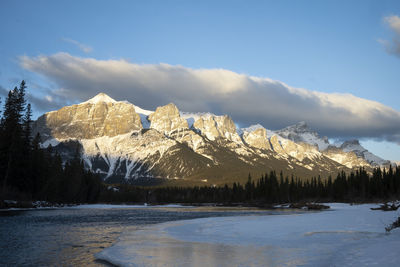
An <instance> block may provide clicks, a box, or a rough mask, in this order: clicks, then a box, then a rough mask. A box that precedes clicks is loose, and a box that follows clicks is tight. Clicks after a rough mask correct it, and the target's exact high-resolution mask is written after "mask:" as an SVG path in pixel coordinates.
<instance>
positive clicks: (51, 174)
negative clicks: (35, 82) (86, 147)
mask: <svg viewBox="0 0 400 267" xmlns="http://www.w3.org/2000/svg"><path fill="white" fill-rule="evenodd" d="M25 94H26V85H25V82H24V81H22V82H21V84H20V85H19V87H15V88H14V89H13V90H10V91H9V92H8V95H7V97H6V99H5V100H4V104H3V110H2V114H1V121H0V186H1V193H0V199H20V200H45V201H49V202H58V203H82V202H96V201H97V200H98V197H99V194H100V190H101V186H102V183H101V181H100V178H99V177H98V176H97V175H95V174H93V173H91V172H89V171H87V170H85V168H84V166H83V163H82V161H81V159H80V155H79V151H77V153H76V155H75V156H74V158H73V159H71V160H69V161H67V162H63V161H62V159H61V157H60V155H58V154H57V153H55V152H53V151H52V149H51V147H49V148H48V149H42V148H40V136H39V135H36V136H32V132H31V123H32V121H31V116H32V110H31V105H30V104H29V103H27V101H26V96H25Z"/></svg>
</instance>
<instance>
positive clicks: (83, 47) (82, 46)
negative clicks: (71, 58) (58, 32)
mask: <svg viewBox="0 0 400 267" xmlns="http://www.w3.org/2000/svg"><path fill="white" fill-rule="evenodd" d="M61 40H63V41H64V42H67V43H70V44H73V45H75V46H77V47H78V48H79V49H80V50H81V51H82V52H85V53H90V52H92V51H93V48H92V47H91V46H88V45H85V44H82V43H80V42H78V41H76V40H73V39H70V38H61Z"/></svg>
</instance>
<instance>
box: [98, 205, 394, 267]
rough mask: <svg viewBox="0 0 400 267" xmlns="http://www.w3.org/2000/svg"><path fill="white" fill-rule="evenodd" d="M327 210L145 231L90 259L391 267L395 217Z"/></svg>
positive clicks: (357, 208) (364, 209) (356, 209)
mask: <svg viewBox="0 0 400 267" xmlns="http://www.w3.org/2000/svg"><path fill="white" fill-rule="evenodd" d="M330 205H331V207H332V209H331V210H329V211H323V212H314V213H304V214H291V215H269V216H238V217H218V218H203V219H195V220H187V221H178V222H169V223H163V224H158V225H153V226H147V227H144V228H142V229H139V230H137V231H134V232H128V233H124V234H123V235H122V236H121V237H120V239H119V241H118V242H117V243H116V244H114V245H113V246H111V247H109V248H107V249H105V250H103V251H102V252H100V253H99V254H97V255H96V256H97V257H98V258H99V259H103V260H106V261H109V262H111V263H113V264H116V265H119V266H164V267H166V266H299V265H301V266H398V264H399V262H400V255H399V253H398V248H400V231H398V230H394V231H392V232H391V233H390V234H386V233H385V226H387V225H389V224H390V223H391V222H393V221H394V220H395V219H396V218H397V217H398V216H399V215H400V214H399V212H396V211H393V212H392V211H391V212H383V211H379V210H378V211H373V210H370V207H373V206H374V205H353V206H351V205H348V204H330ZM375 206H376V205H375Z"/></svg>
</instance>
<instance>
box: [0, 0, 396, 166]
mask: <svg viewBox="0 0 400 267" xmlns="http://www.w3.org/2000/svg"><path fill="white" fill-rule="evenodd" d="M393 16H400V2H399V1H8V0H3V1H0V36H1V37H0V38H1V43H0V62H1V63H0V86H1V87H2V88H3V89H11V88H12V87H14V86H15V85H16V84H17V83H18V82H19V81H20V80H21V79H25V80H27V82H28V86H29V90H30V93H31V95H32V97H33V98H34V99H35V100H36V101H35V102H34V104H35V103H36V106H34V108H35V110H36V113H35V114H36V115H38V114H40V113H43V112H45V111H48V110H51V109H54V108H58V107H60V106H62V105H64V104H70V103H76V102H78V101H81V100H85V98H87V97H90V96H91V95H93V93H94V91H93V90H89V89H88V90H87V91H86V89H85V88H86V87H87V81H86V80H85V79H86V78H87V77H86V78H85V77H82V76H79V77H74V76H72V75H74V74H76V72H72V71H71V70H70V69H69V68H68V67H69V66H71V65H72V64H75V65H74V66H78V65H79V64H83V65H85V64H88V63H87V62H86V61H84V60H85V59H93V60H94V61H95V63H96V64H100V65H101V64H102V63H101V62H103V63H104V64H108V65H110V64H111V63H112V62H110V61H111V60H115V61H118V62H121V61H123V60H125V61H127V62H130V63H132V64H138V65H139V66H143V64H149V65H154V66H159V64H160V63H166V64H168V65H171V66H172V67H176V66H182V67H183V68H187V69H189V70H194V71H196V70H199V69H200V70H202V69H207V70H210V69H211V70H215V69H223V70H228V71H231V72H233V73H237V74H240V75H243V74H244V75H246V76H249V77H253V76H255V77H260V78H269V79H272V80H274V81H280V82H283V83H284V84H286V85H288V86H291V87H294V88H305V89H307V90H310V91H317V92H322V93H342V94H351V95H353V96H356V97H358V98H362V99H367V100H373V101H377V102H379V103H381V104H383V105H384V106H385V107H388V108H391V109H393V110H394V111H396V112H399V111H400V101H399V95H400V93H399V84H400V73H399V72H400V53H396V51H394V49H391V48H393V47H394V46H396V44H397V43H396V40H398V39H397V38H398V36H400V33H397V32H396V28H394V26H393V25H395V24H390V23H389V22H388V20H387V19H386V20H385V18H389V17H393ZM392 46H393V47H392ZM399 51H400V50H399ZM60 53H65V54H67V55H69V56H70V57H68V60H70V61H68V62H69V65H68V66H67V65H65V66H61V65H62V64H63V63H62V62H63V61H61V60H64V62H65V58H66V57H61V56H60ZM39 56H42V59H46V60H45V61H39V59H38V57H39ZM28 60H30V61H29V64H28V63H26V62H27V61H28ZM49 61H51V62H50V63H52V64H54V65H50V63H49ZM55 62H56V63H55ZM33 63H37V64H33ZM40 64H41V65H45V64H48V65H49V66H51V67H52V68H53V69H54V68H55V67H57V68H60V69H61V70H63V71H65V72H66V73H68V74H69V75H70V76H71V78H70V79H73V80H74V83H72V82H71V80H68V79H67V78H66V77H64V76H61V75H59V74H57V73H54V72H51V71H49V69H44V67H43V68H42V66H41V65H40ZM77 64H78V65H77ZM49 68H50V67H49ZM129 69H130V68H129ZM162 71H163V72H162V73H164V72H165V71H166V70H162ZM109 72H110V70H109ZM109 72H107V73H109ZM142 72H143V71H142ZM107 73H106V74H107ZM157 73H159V72H157ZM168 75H172V74H170V72H168ZM196 75H197V74H196ZM103 76H104V75H103ZM214 76H215V75H214ZM214 76H212V77H214ZM111 77H114V76H111ZM135 77H136V76H135ZM196 77H197V76H196ZM202 77H203V76H202ZM207 77H209V76H207ZM217 77H219V76H218V75H217ZM224 77H225V76H224ZM122 78H123V77H122ZM155 79H157V76H155ZM174 79H179V76H177V77H176V76H174ZM216 79H219V78H216ZM227 79H228V78H227ZM171 80H173V79H169V80H168V81H171ZM189 80H190V79H189ZM77 81H79V82H80V83H78V82H77ZM135 81H136V80H135ZM135 81H133V82H135ZM118 82H119V81H118V80H114V81H113V83H115V84H117V83H118ZM209 82H210V78H207V80H206V83H209ZM140 84H143V82H140ZM173 85H174V84H171V85H170V84H168V86H173ZM213 85H214V83H213ZM85 86H86V87H85ZM100 86H101V85H100ZM135 86H136V85H132V88H130V91H129V92H131V93H130V94H129V93H127V94H126V95H123V94H122V92H123V91H121V89H119V88H115V89H113V87H112V85H108V87H107V88H101V89H100V88H99V89H98V90H101V91H105V92H106V93H108V94H110V95H111V96H113V97H114V98H117V99H120V98H122V99H128V100H130V101H131V102H133V103H134V104H137V105H139V106H143V107H144V108H148V109H152V108H155V106H157V105H159V104H163V99H162V98H161V97H157V96H153V95H152V92H153V93H154V94H157V92H158V91H156V90H155V89H154V88H153V87H151V86H152V85H147V84H145V86H144V88H145V89H146V88H147V91H146V92H145V91H144V89H143V88H142V89H141V90H140V91H139V90H137V91H135ZM161 86H162V85H161ZM168 86H167V87H168ZM186 86H188V85H186ZM61 88H62V89H63V90H64V91H60V89H61ZM176 88H180V87H179V86H178V85H177V87H176ZM182 88H185V87H182ZM196 88H197V87H196ZM215 88H216V89H215V90H218V87H215ZM182 90H185V89H180V91H179V90H175V91H169V94H168V96H169V98H168V99H165V100H168V102H171V101H172V102H177V104H178V107H181V106H182V107H183V108H186V109H188V108H190V107H192V106H193V105H192V103H189V102H188V101H189V100H188V98H185V97H184V96H182V95H180V94H181V93H182V92H181V91H182ZM196 90H197V91H201V90H203V89H202V87H201V86H200V87H198V88H197V89H196ZM257 90H258V89H257ZM3 91H4V90H3ZM62 92H64V93H63V94H62ZM229 92H230V93H231V91H229ZM274 92H275V91H274ZM207 93H208V95H210V96H211V95H212V94H211V93H210V92H207ZM140 94H142V95H143V97H140V96H139V95H140ZM144 95H146V97H147V98H145V97H144ZM67 96H68V97H67ZM153 97H154V101H153V102H152V101H151V100H149V101H145V100H141V101H140V103H138V102H137V101H135V100H136V99H148V98H150V99H151V98H153ZM221 99H223V98H221ZM233 99H234V98H229V101H233ZM185 101H186V102H185ZM202 101H206V102H207V101H208V102H209V103H208V105H207V106H205V107H207V108H211V109H212V111H213V112H216V113H224V112H226V113H228V111H231V110H232V108H230V107H225V106H224V107H223V108H221V105H219V103H220V102H218V101H214V102H213V99H212V97H210V98H204V99H202ZM221 101H222V100H221ZM293 101H296V99H293ZM363 103H364V102H363ZM365 103H366V104H365V106H366V108H367V107H368V103H367V102H365ZM164 104H167V103H164ZM179 104H180V105H179ZM286 104H287V103H286ZM293 105H296V103H295V102H294V103H293ZM302 106H304V103H303V104H302ZM202 107H203V106H201V105H198V106H196V108H197V110H192V111H208V110H200V109H201V108H202ZM193 108H194V107H193ZM303 108H304V107H303ZM374 108H375V107H374ZM248 109H249V107H247V106H243V107H242V110H240V111H241V112H242V114H247V113H246V112H247V111H248ZM299 110H301V109H299ZM317 110H320V109H319V108H318V109H317ZM352 112H353V113H354V111H352ZM357 112H358V111H357ZM360 112H361V111H360ZM388 112H389V111H388ZM280 113H282V111H280ZM386 113H387V112H386ZM386 113H385V114H386ZM389 113H390V112H389ZM229 114H230V113H229ZM252 114H254V113H251V112H249V113H248V118H249V121H251V118H254V115H252ZM304 114H305V115H304V116H303V117H300V116H299V117H297V116H295V117H293V120H292V119H287V118H290V117H289V115H290V114H288V116H287V117H282V118H281V117H279V116H277V115H276V114H273V113H271V112H269V111H268V114H262V116H264V117H266V119H265V120H263V118H262V117H261V115H260V116H258V117H257V118H258V119H259V120H261V121H262V122H263V125H264V126H265V127H266V128H271V129H277V128H278V127H281V126H283V125H289V124H291V123H293V122H295V121H296V120H297V119H301V120H306V121H307V122H308V121H309V122H310V123H309V124H310V126H312V127H313V128H315V130H317V131H321V132H322V133H323V134H326V135H328V136H329V137H330V138H336V137H338V138H351V137H355V138H360V139H361V140H362V142H363V144H364V145H365V146H366V147H367V148H368V149H370V150H371V151H372V152H374V153H376V154H378V155H380V156H382V157H384V158H387V159H392V160H400V155H399V154H400V153H399V152H400V146H399V145H398V144H399V143H400V140H397V139H396V138H397V137H398V136H400V132H399V128H396V127H389V126H385V127H386V128H384V127H383V126H382V127H383V128H380V129H371V134H368V129H367V128H365V127H366V125H367V124H368V123H367V119H366V122H365V124H363V125H360V127H359V128H360V129H361V128H363V127H364V128H365V129H367V130H365V129H364V128H363V130H362V131H361V130H360V131H359V132H358V131H357V129H354V127H353V128H351V127H347V126H346V127H347V128H346V127H343V130H341V129H339V130H337V129H338V128H340V127H341V125H340V124H339V123H337V122H336V126H335V128H334V129H335V130H332V129H330V128H329V127H328V126H326V125H325V124H324V123H322V122H321V121H323V119H324V118H314V117H312V118H311V117H310V118H309V120H308V117H307V115H306V112H305V113H304ZM235 116H236V117H235ZM268 116H269V117H268ZM271 116H275V117H276V118H277V119H276V120H273V119H271V118H270V117H271ZM332 116H335V114H332ZM382 116H383V115H382ZM385 116H386V115H385ZM393 116H394V118H393ZM393 116H392V117H390V119H387V120H386V119H385V120H384V121H385V122H386V121H387V124H388V125H389V124H396V122H398V120H397V116H398V114H397V113H396V114H395V115H393ZM267 117H268V118H267ZM233 118H234V119H235V118H237V120H238V121H240V122H241V124H245V123H246V116H244V115H243V116H242V115H241V114H238V115H235V114H234V115H233ZM285 118H286V119H285ZM344 118H345V117H344ZM368 118H371V121H370V124H377V123H379V122H380V118H381V116H377V117H373V116H371V117H368ZM385 118H386V117H385ZM278 119H279V120H278ZM328 119H330V118H326V120H327V121H328ZM382 121H383V120H382ZM251 122H252V121H251ZM252 123H253V122H252ZM265 124H267V125H265ZM327 124H329V123H327ZM244 126H246V125H244ZM336 130H337V131H336ZM385 131H387V132H388V134H385ZM389 132H390V133H389ZM330 133H332V134H330ZM389 135H390V136H389Z"/></svg>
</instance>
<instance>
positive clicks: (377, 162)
mask: <svg viewBox="0 0 400 267" xmlns="http://www.w3.org/2000/svg"><path fill="white" fill-rule="evenodd" d="M340 148H341V149H342V150H343V151H345V152H354V153H355V154H356V155H357V156H358V157H361V158H364V159H365V160H366V161H367V162H368V163H370V164H371V165H373V166H382V165H387V164H390V161H388V160H384V159H382V158H380V157H378V156H376V155H374V154H373V153H371V152H369V151H368V150H367V149H366V148H364V147H363V146H362V145H361V144H360V142H359V141H358V140H356V139H353V140H348V141H345V142H344V143H343V144H342V145H341V146H340Z"/></svg>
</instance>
